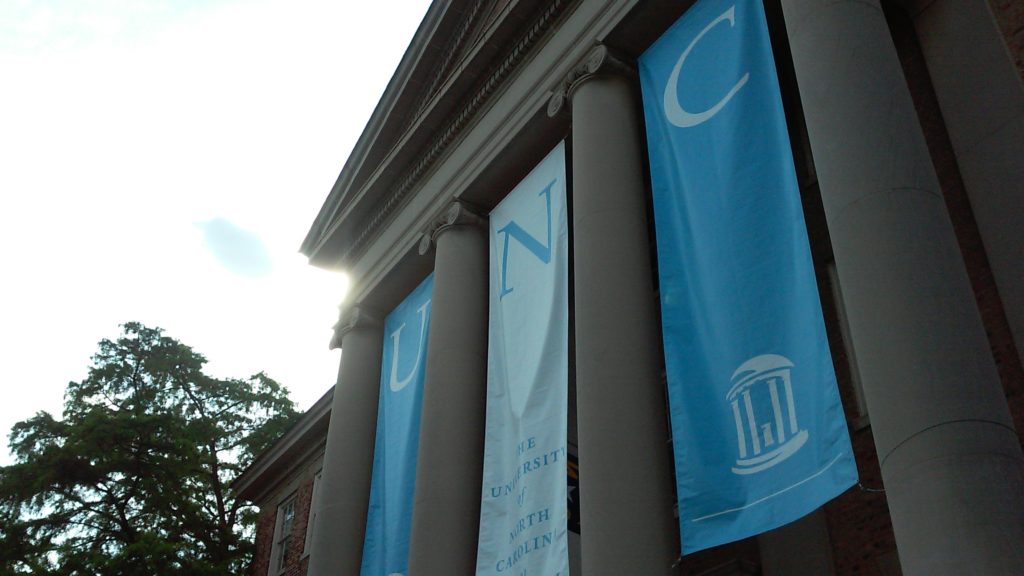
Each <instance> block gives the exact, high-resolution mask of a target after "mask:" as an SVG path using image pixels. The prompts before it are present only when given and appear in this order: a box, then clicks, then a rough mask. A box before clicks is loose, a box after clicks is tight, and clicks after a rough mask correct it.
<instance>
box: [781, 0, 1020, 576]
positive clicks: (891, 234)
mask: <svg viewBox="0 0 1024 576" xmlns="http://www.w3.org/2000/svg"><path fill="white" fill-rule="evenodd" d="M782 6H783V10H784V13H785V17H786V25H787V28H788V33H789V38H790V44H791V47H792V53H793V65H794V68H795V70H796V75H797V80H798V82H799V85H800V95H801V99H802V102H803V108H804V114H805V116H806V120H807V130H808V134H809V137H810V142H811V148H812V152H813V154H814V161H815V168H816V171H817V174H818V178H819V183H820V187H821V195H822V200H823V203H824V207H825V214H826V217H827V219H828V225H829V232H830V235H831V239H832V247H833V251H834V253H835V260H836V267H837V271H838V274H839V279H840V283H841V285H842V290H843V297H844V305H845V308H846V311H847V313H848V316H849V323H850V333H851V337H852V340H853V346H854V348H855V349H856V351H857V361H858V364H859V366H858V368H859V371H860V374H861V378H862V381H863V388H864V393H865V396H866V399H867V404H868V409H869V412H870V417H871V424H872V432H873V434H874V438H875V443H876V445H877V447H878V457H879V461H880V463H881V466H882V475H883V479H884V481H885V487H886V490H887V496H888V502H889V509H890V512H891V514H892V521H893V528H894V531H895V534H896V543H897V546H898V547H899V552H900V561H901V564H902V567H903V572H904V574H907V575H908V576H910V575H916V574H929V575H931V574H968V573H985V574H1024V544H1022V543H1024V491H1022V487H1024V458H1022V455H1021V449H1020V445H1019V443H1018V441H1017V436H1016V433H1015V432H1014V429H1013V425H1012V421H1011V419H1010V415H1009V410H1008V409H1007V405H1006V399H1005V397H1004V395H1003V391H1002V388H1001V386H1000V384H999V379H998V376H997V373H996V369H995V364H994V362H993V359H992V356H991V353H990V351H989V349H988V342H987V340H986V337H985V332H984V329H983V327H982V324H981V319H980V316H979V313H978V310H977V308H976V306H975V304H974V297H973V295H972V293H971V288H970V285H969V283H968V279H967V275H966V271H965V269H964V264H963V260H962V258H961V255H960V252H959V249H958V247H957V243H956V238H955V236H954V233H953V229H952V225H951V223H950V220H949V214H948V213H947V212H946V208H945V205H944V203H943V199H942V195H941V190H940V189H939V185H938V181H937V178H936V176H935V171H934V168H933V167H932V165H931V161H930V158H929V156H928V151H927V148H926V146H925V141H924V137H923V134H922V132H921V128H920V125H919V124H918V122H917V117H916V114H915V111H914V107H913V103H912V101H911V98H910V94H909V92H908V90H907V85H906V81H905V80H904V78H903V75H902V71H901V69H900V65H899V61H898V60H897V56H896V53H895V49H894V47H893V42H892V39H891V37H890V36H889V31H888V27H887V25H886V21H885V18H884V16H883V14H882V11H881V8H880V6H879V5H878V2H877V0H830V1H825V0H782Z"/></svg>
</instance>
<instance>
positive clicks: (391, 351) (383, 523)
mask: <svg viewBox="0 0 1024 576" xmlns="http://www.w3.org/2000/svg"><path fill="white" fill-rule="evenodd" d="M433 287H434V276H433V275H430V276H428V277H427V279H426V280H424V281H423V282H422V283H421V284H420V285H419V286H418V287H417V288H416V289H415V290H413V291H412V293H411V294H409V296H407V297H406V299H405V300H404V301H402V303H401V304H399V305H398V306H397V307H395V309H394V310H393V311H392V312H391V314H388V316H387V318H385V319H384V351H383V355H382V363H381V370H380V376H381V377H380V402H379V403H378V408H377V438H376V440H375V442H374V449H373V479H372V480H371V483H370V507H369V509H368V511H367V516H366V539H365V540H364V541H363V566H362V570H361V571H360V574H361V575H362V576H403V575H405V574H406V570H407V569H408V565H409V533H410V530H411V529H412V502H413V500H412V498H413V491H414V489H415V487H416V454H417V452H418V450H419V441H420V407H421V406H422V404H423V371H424V365H425V364H426V361H427V327H428V326H429V325H430V295H431V290H432V288H433Z"/></svg>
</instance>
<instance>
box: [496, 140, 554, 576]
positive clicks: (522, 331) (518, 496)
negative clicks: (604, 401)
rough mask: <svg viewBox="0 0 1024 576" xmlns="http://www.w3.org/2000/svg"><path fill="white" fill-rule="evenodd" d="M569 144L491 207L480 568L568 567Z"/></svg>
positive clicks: (505, 573)
mask: <svg viewBox="0 0 1024 576" xmlns="http://www.w3.org/2000/svg"><path fill="white" fill-rule="evenodd" d="M565 181H566V180H565V146H564V145H563V144H559V145H558V146H557V147H556V148H555V149H554V150H553V151H552V152H551V153H550V154H548V155H547V157H546V158H545V159H544V160H542V161H541V163H540V164H538V165H537V167H536V168H534V169H533V171H531V172H530V174H529V175H527V176H526V178H524V179H523V181H522V182H520V183H519V185H518V186H516V187H515V188H514V189H513V190H512V191H511V192H510V193H509V194H508V196H506V197H505V199H504V200H502V201H501V203H500V204H498V206H497V207H495V208H494V210H493V211H492V212H491V218H490V250H491V264H490V268H491V281H490V296H489V298H490V305H489V308H490V316H489V322H488V334H489V339H488V343H487V346H488V350H487V425H486V435H485V440H484V470H483V494H482V501H481V506H480V540H479V546H478V548H477V568H476V573H477V575H478V576H484V575H486V576H521V575H523V574H527V575H536V576H567V575H568V573H569V565H568V564H569V552H568V532H567V528H568V510H567V500H566V489H567V486H566V485H567V482H566V473H567V469H568V468H567V466H568V464H567V461H566V458H567V455H566V435H567V430H568V383H569V358H568V350H569V307H568V297H569V291H568V282H569V252H568V245H569V242H568V239H569V234H568V229H567V217H566V203H565Z"/></svg>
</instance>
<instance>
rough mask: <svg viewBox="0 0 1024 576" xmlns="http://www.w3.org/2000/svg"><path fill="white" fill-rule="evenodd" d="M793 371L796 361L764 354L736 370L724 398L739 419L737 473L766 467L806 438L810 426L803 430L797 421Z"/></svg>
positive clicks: (749, 472) (791, 453) (735, 470)
mask: <svg viewBox="0 0 1024 576" xmlns="http://www.w3.org/2000/svg"><path fill="white" fill-rule="evenodd" d="M792 371H793V363H792V362H790V360H789V359H788V358H786V357H785V356H779V355H777V354H762V355H761V356H755V357H753V358H751V359H750V360H747V361H746V362H744V363H743V364H740V366H739V368H737V369H736V371H735V372H733V374H732V388H730V389H729V393H728V394H726V397H725V398H726V400H727V401H728V402H729V403H730V404H732V415H733V418H735V419H736V436H737V448H738V451H739V455H738V457H737V458H736V465H735V466H733V468H732V471H733V473H734V474H754V473H757V472H761V471H762V470H767V469H769V468H771V467H772V466H775V465H776V464H779V463H780V462H782V461H784V460H785V459H787V458H789V457H790V456H792V455H793V454H795V453H796V451H797V450H799V449H800V448H801V447H802V446H803V445H804V443H805V442H807V430H800V428H799V426H798V425H797V421H796V406H795V405H794V403H793V383H792V380H791V378H792ZM755 407H756V409H755Z"/></svg>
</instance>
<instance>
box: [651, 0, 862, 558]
mask: <svg viewBox="0 0 1024 576" xmlns="http://www.w3.org/2000/svg"><path fill="white" fill-rule="evenodd" d="M639 64H640V82H641V88H642V91H643V102H644V116H645V118H646V124H647V141H648V149H649V156H650V163H651V184H652V191H653V196H654V217H655V227H656V235H657V246H658V273H659V275H660V279H661V284H660V287H661V313H662V327H663V331H664V342H665V362H666V369H667V373H668V386H669V404H670V412H671V417H672V430H673V438H674V442H673V447H674V451H675V461H676V480H677V491H678V496H679V523H680V528H681V534H682V541H683V551H684V553H687V552H694V551H697V550H701V549H704V548H709V547H711V546H716V545H718V544H723V543H725V542H730V541H733V540H738V539H740V538H745V537H747V536H751V535H753V534H757V533H760V532H763V531H766V530H770V529H772V528H776V527H778V526H781V525H783V524H786V523H789V522H792V521H794V520H796V519H798V518H800V517H801V516H804V515H805V514H808V513H809V512H811V511H813V510H814V509H816V508H818V507H819V506H821V505H822V504H824V503H825V502H827V501H828V500H829V499H831V498H834V497H835V496H837V495H839V494H840V493H842V492H843V491H844V490H846V489H847V488H849V487H850V486H851V485H852V484H854V483H855V482H856V479H857V469H856V464H855V462H854V459H853V453H852V451H851V449H850V439H849V436H848V434H847V430H846V420H845V418H844V416H843V409H842V406H841V405H840V403H839V396H838V393H837V391H836V378H835V374H834V372H833V368H832V358H831V355H830V353H829V348H828V341H827V339H826V337H825V327H824V322H823V320H822V314H821V305H820V302H819V300H818V291H817V285H816V284H815V277H814V268H813V265H812V262H811V254H810V248H809V246H808V242H807V232H806V229H805V226H804V220H803V212H802V211H801V206H800V192H799V188H798V186H797V182H796V174H795V173H794V170H793V161H792V152H791V149H790V146H789V137H788V135H787V132H786V121H785V116H784V115H783V110H782V100H781V96H780V92H779V86H778V81H777V79H776V75H775V64H774V60H773V59H772V50H771V44H770V42H769V39H768V29H767V25H766V23H765V15H764V8H763V6H762V3H761V0H699V1H698V2H697V3H696V4H694V5H693V6H692V7H691V8H690V9H689V10H688V11H687V12H686V13H685V14H683V16H682V17H681V18H680V19H679V20H678V21H677V22H676V23H675V24H673V25H672V26H671V27H670V28H669V29H668V31H667V32H665V34H664V35H663V36H662V37H661V38H659V39H658V40H657V41H656V42H655V43H654V44H653V45H652V46H651V47H650V48H649V49H648V50H647V51H646V52H645V53H644V54H643V55H642V56H641V57H640V60H639Z"/></svg>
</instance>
